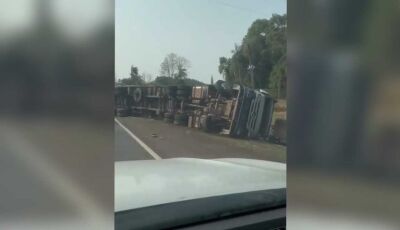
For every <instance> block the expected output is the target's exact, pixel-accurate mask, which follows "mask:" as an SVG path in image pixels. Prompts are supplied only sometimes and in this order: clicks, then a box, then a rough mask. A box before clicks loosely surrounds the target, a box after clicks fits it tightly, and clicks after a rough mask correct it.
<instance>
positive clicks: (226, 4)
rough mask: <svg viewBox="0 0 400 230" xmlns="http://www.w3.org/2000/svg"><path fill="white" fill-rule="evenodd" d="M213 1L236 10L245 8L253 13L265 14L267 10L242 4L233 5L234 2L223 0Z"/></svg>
mask: <svg viewBox="0 0 400 230" xmlns="http://www.w3.org/2000/svg"><path fill="white" fill-rule="evenodd" d="M211 2H213V3H216V4H219V5H222V6H227V7H230V8H233V9H236V10H244V11H248V12H251V13H260V14H265V12H261V11H258V10H255V9H251V8H246V7H242V6H238V5H233V4H230V3H227V2H224V1H221V0H213V1H211Z"/></svg>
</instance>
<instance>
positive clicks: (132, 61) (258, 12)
mask: <svg viewBox="0 0 400 230" xmlns="http://www.w3.org/2000/svg"><path fill="white" fill-rule="evenodd" d="M275 13H276V14H285V13H286V0H116V1H115V75H116V78H117V79H120V78H127V77H129V72H130V66H131V65H134V66H137V67H138V68H139V73H146V74H151V75H152V76H153V79H154V78H155V77H157V76H159V75H160V64H161V62H162V61H163V60H164V58H165V56H166V55H167V54H168V53H176V54H178V55H179V56H183V57H185V58H187V59H188V60H189V61H190V64H191V67H190V68H189V69H188V77H189V78H194V79H197V80H200V81H203V82H205V83H209V82H210V79H211V76H213V78H214V81H215V80H218V79H222V76H221V75H220V74H219V72H218V64H219V57H222V56H226V57H230V56H231V50H233V48H234V44H235V43H237V44H240V43H241V41H242V39H243V37H244V35H245V34H246V33H247V30H248V28H249V27H250V25H251V24H252V22H253V21H255V20H256V19H262V18H267V19H268V18H270V17H271V16H272V14H275Z"/></svg>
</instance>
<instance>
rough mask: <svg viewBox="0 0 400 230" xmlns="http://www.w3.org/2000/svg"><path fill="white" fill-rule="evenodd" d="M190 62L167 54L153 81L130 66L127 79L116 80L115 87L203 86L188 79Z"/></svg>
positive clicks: (173, 54) (147, 75) (201, 83)
mask: <svg viewBox="0 0 400 230" xmlns="http://www.w3.org/2000/svg"><path fill="white" fill-rule="evenodd" d="M188 68H190V61H189V60H187V59H186V58H185V57H182V56H179V55H177V54H175V53H170V54H167V55H166V57H165V58H164V60H163V62H162V63H161V65H160V76H158V77H156V78H155V79H154V80H153V77H152V76H151V75H150V74H146V73H142V74H139V69H138V67H135V66H133V65H132V66H131V72H130V77H129V78H123V79H118V81H117V82H116V84H117V85H145V84H148V85H152V84H154V85H205V84H204V83H203V82H201V81H198V80H195V79H190V78H188V77H187V76H188Z"/></svg>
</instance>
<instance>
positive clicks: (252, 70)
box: [247, 43, 256, 89]
mask: <svg viewBox="0 0 400 230" xmlns="http://www.w3.org/2000/svg"><path fill="white" fill-rule="evenodd" d="M247 50H248V52H249V67H248V68H247V70H248V71H249V72H250V81H251V87H253V89H255V88H256V86H255V82H254V69H255V68H256V67H255V66H254V65H253V63H252V61H251V50H250V46H249V44H248V43H247Z"/></svg>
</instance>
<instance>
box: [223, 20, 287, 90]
mask: <svg viewBox="0 0 400 230" xmlns="http://www.w3.org/2000/svg"><path fill="white" fill-rule="evenodd" d="M286 25H287V16H286V14H285V15H277V14H274V15H273V16H272V17H271V18H270V19H258V20H256V21H254V22H253V24H252V25H251V26H250V28H249V29H248V31H247V34H246V35H245V36H244V38H243V40H242V43H241V44H240V45H237V44H235V47H234V49H233V50H232V56H231V57H220V59H219V66H218V70H219V72H220V73H221V74H222V75H223V77H224V79H225V80H226V81H228V82H231V83H240V84H243V85H247V86H250V87H253V88H261V89H268V90H269V91H272V92H271V93H273V94H274V95H275V96H277V97H284V96H285V95H286V75H287V74H286V73H287V71H286V28H287V26H286Z"/></svg>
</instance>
